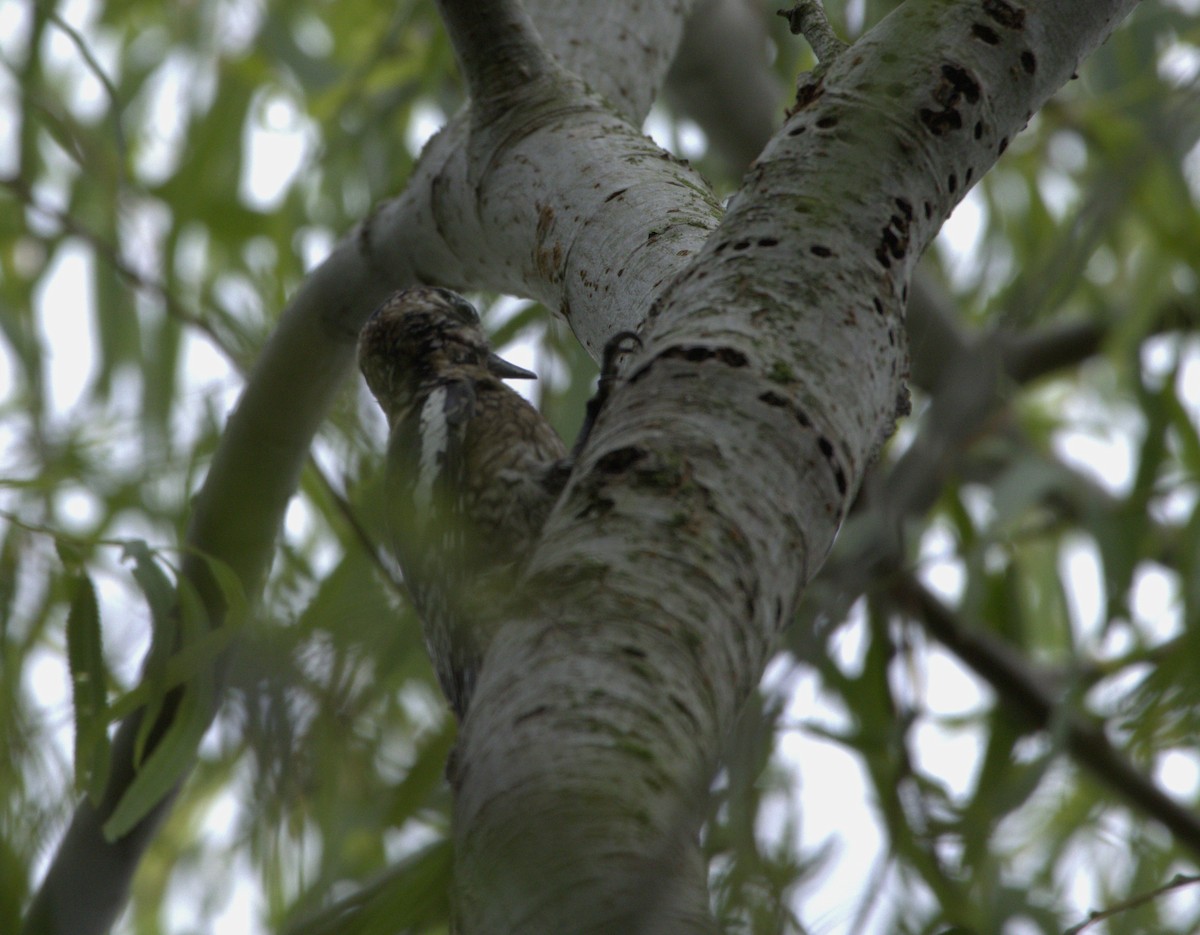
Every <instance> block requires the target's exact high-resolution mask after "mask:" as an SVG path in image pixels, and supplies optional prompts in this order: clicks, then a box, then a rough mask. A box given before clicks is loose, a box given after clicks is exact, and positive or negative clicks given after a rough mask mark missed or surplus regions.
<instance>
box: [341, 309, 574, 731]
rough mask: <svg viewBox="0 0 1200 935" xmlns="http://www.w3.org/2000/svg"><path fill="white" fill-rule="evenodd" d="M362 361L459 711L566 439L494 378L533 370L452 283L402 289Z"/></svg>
mask: <svg viewBox="0 0 1200 935" xmlns="http://www.w3.org/2000/svg"><path fill="white" fill-rule="evenodd" d="M358 363H359V367H360V369H361V370H362V373H363V376H364V377H365V378H366V381H367V386H369V387H370V389H371V392H372V393H373V394H374V395H375V398H376V399H377V400H378V401H379V405H380V406H381V407H382V408H383V411H384V413H385V414H386V416H387V420H388V426H389V430H390V437H389V440H388V450H387V470H386V490H387V501H388V502H387V511H388V514H387V524H388V532H389V535H390V537H391V539H392V543H391V546H392V551H393V553H394V555H395V557H396V559H397V561H398V562H399V564H400V567H401V569H402V570H403V572H404V580H405V582H406V584H407V585H408V588H409V591H410V593H411V594H412V598H413V602H414V604H415V605H416V610H417V613H418V615H419V616H420V617H421V619H422V623H423V625H424V632H425V641H426V644H427V646H428V648H429V653H430V655H431V656H432V658H433V664H434V668H435V670H436V671H437V676H438V681H439V682H440V683H441V686H442V691H443V692H445V694H446V697H447V699H449V701H450V705H451V707H452V708H453V709H454V712H455V714H456V715H457V716H458V717H459V719H460V720H461V719H462V718H463V717H464V716H465V715H466V712H467V706H468V704H469V703H470V700H471V693H472V691H473V690H474V686H475V680H476V677H477V675H478V671H479V666H480V664H481V663H482V660H483V654H484V652H485V651H486V649H487V644H488V640H489V624H490V621H491V619H493V618H494V615H495V614H497V613H498V612H499V611H500V610H501V608H502V605H503V602H504V600H505V598H506V596H507V594H508V592H509V591H510V590H511V587H512V583H513V581H514V579H515V578H516V573H517V571H518V570H519V566H520V564H521V562H522V560H523V559H524V558H525V557H526V555H527V553H528V552H529V550H530V548H531V547H532V545H533V543H534V541H536V539H537V536H538V534H539V533H540V531H541V528H542V524H543V523H544V522H545V519H546V516H547V514H548V513H549V512H550V508H551V507H552V506H553V505H554V501H555V500H556V499H557V497H558V494H559V492H560V491H561V489H562V486H563V484H564V483H565V480H566V476H567V473H568V470H569V459H568V458H567V449H566V446H565V445H564V444H563V442H562V439H560V438H559V437H558V435H557V433H556V432H555V431H554V429H553V428H551V427H550V424H549V423H548V422H547V421H546V420H545V419H544V418H543V417H542V415H541V414H540V413H539V412H538V411H537V410H536V409H534V408H533V407H532V406H531V405H529V403H527V402H526V401H525V400H524V399H522V398H521V396H519V395H518V394H517V393H516V392H515V391H514V390H512V389H511V388H510V387H508V386H506V385H505V384H504V383H503V382H501V379H500V378H501V377H524V378H533V377H534V374H532V373H530V372H529V371H528V370H524V369H522V368H520V367H517V366H516V365H514V364H510V363H508V362H507V361H505V360H502V359H501V358H500V357H498V356H497V355H496V354H494V353H492V351H491V349H490V348H489V346H488V343H487V339H486V338H485V337H484V334H483V330H482V328H481V327H480V323H479V315H478V314H477V313H476V311H475V309H474V308H472V307H471V305H470V304H469V303H468V302H466V301H465V300H464V299H462V298H460V297H459V296H457V295H455V294H454V293H453V292H449V291H447V290H445V289H436V288H427V287H420V288H413V289H406V290H403V291H401V292H397V293H396V294H395V295H393V296H392V297H391V298H389V299H388V300H387V301H386V302H384V303H383V305H381V306H380V307H379V308H378V309H377V310H376V311H375V312H374V314H372V316H371V318H370V319H369V320H368V321H367V323H366V325H364V326H363V330H362V333H361V335H360V336H359V342H358Z"/></svg>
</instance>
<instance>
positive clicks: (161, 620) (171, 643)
mask: <svg viewBox="0 0 1200 935" xmlns="http://www.w3.org/2000/svg"><path fill="white" fill-rule="evenodd" d="M125 557H126V558H132V559H133V578H134V580H135V581H136V582H137V583H138V586H139V587H140V588H141V589H142V593H143V594H144V595H145V597H146V603H147V604H148V605H149V606H150V619H151V626H152V632H151V637H150V651H149V652H148V653H147V654H146V665H145V669H144V670H143V675H142V679H143V681H145V682H147V683H149V685H150V693H149V696H148V697H147V699H146V711H145V713H144V714H143V716H142V720H141V723H140V724H139V725H138V732H137V736H136V737H135V738H134V744H133V764H134V766H135V767H136V766H138V765H140V764H141V762H142V756H143V754H144V753H145V750H146V742H147V741H148V740H149V739H150V732H151V731H152V730H153V729H154V725H155V724H156V723H157V722H158V718H159V714H160V713H161V711H162V705H163V700H164V696H165V694H166V688H165V687H163V685H162V682H163V681H164V679H163V675H164V670H165V667H166V664H167V660H168V659H169V658H170V656H171V655H172V653H173V652H174V651H175V649H176V647H177V644H178V640H179V633H178V621H177V619H176V614H175V588H174V587H173V586H172V585H171V581H170V579H169V578H168V577H167V576H166V573H165V572H164V571H163V570H162V568H161V567H159V564H158V561H157V560H156V559H155V557H154V554H153V553H152V552H151V550H150V547H149V546H148V545H147V544H146V543H145V542H144V541H142V540H134V541H131V542H127V543H125ZM155 686H157V689H156V687H155Z"/></svg>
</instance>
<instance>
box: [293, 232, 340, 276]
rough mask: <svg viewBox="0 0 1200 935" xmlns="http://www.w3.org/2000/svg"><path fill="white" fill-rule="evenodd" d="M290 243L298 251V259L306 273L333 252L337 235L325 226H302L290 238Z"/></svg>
mask: <svg viewBox="0 0 1200 935" xmlns="http://www.w3.org/2000/svg"><path fill="white" fill-rule="evenodd" d="M292 243H293V247H294V248H295V249H296V250H297V251H298V252H299V254H300V261H301V262H302V263H303V264H304V271H305V272H306V273H307V272H310V271H311V270H313V269H315V268H316V267H318V266H320V265H321V264H322V263H324V262H325V259H326V258H327V257H328V256H329V254H330V253H332V252H333V246H334V244H336V243H337V237H336V236H334V233H333V231H331V230H330V229H329V228H327V227H303V228H301V229H300V230H299V231H298V232H297V233H296V236H295V237H293V238H292Z"/></svg>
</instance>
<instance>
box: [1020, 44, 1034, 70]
mask: <svg viewBox="0 0 1200 935" xmlns="http://www.w3.org/2000/svg"><path fill="white" fill-rule="evenodd" d="M1021 67H1022V68H1024V69H1025V74H1027V75H1032V74H1033V73H1034V72H1035V71H1037V56H1035V55H1034V54H1033V53H1032V52H1030V51H1029V50H1028V49H1026V50H1025V51H1024V52H1022V53H1021Z"/></svg>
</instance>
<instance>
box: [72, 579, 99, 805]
mask: <svg viewBox="0 0 1200 935" xmlns="http://www.w3.org/2000/svg"><path fill="white" fill-rule="evenodd" d="M72 590H73V592H74V596H73V597H72V600H71V610H70V613H68V615H67V660H68V663H69V665H70V668H71V693H72V698H73V700H74V706H75V789H76V791H80V792H82V791H85V790H86V791H87V794H88V797H89V798H90V799H91V800H92V802H93V804H96V803H98V802H99V801H100V796H101V794H102V793H103V791H104V785H105V783H106V782H107V780H108V768H109V759H110V747H109V741H108V730H107V728H108V711H107V695H108V691H107V682H108V679H107V673H106V671H105V666H104V652H103V648H102V643H101V636H100V608H99V604H98V603H97V601H96V589H95V587H94V585H93V584H92V580H91V578H90V577H88V576H87V574H81V575H79V576H78V577H77V578H76V579H75V580H74V582H72Z"/></svg>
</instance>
